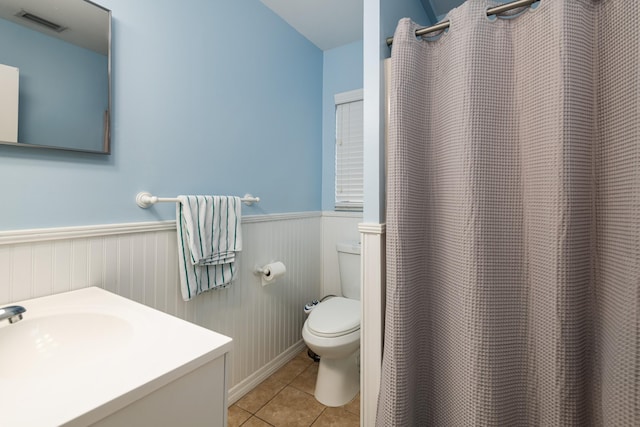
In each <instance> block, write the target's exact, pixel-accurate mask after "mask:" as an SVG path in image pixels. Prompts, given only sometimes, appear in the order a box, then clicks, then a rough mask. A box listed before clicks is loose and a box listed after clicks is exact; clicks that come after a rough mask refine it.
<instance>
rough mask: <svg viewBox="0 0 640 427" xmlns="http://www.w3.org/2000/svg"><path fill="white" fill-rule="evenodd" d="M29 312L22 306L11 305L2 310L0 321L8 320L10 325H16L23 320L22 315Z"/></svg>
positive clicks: (0, 309)
mask: <svg viewBox="0 0 640 427" xmlns="http://www.w3.org/2000/svg"><path fill="white" fill-rule="evenodd" d="M25 311H27V309H26V308H24V307H22V306H20V305H10V306H7V307H2V308H0V321H2V320H4V319H8V320H9V323H16V322H19V321H21V320H22V313H24V312H25Z"/></svg>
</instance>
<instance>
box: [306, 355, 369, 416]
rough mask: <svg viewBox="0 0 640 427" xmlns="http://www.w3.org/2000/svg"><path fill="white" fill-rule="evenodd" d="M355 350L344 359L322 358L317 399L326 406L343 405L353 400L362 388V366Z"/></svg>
mask: <svg viewBox="0 0 640 427" xmlns="http://www.w3.org/2000/svg"><path fill="white" fill-rule="evenodd" d="M359 354H360V351H359V350H358V351H355V352H353V353H352V354H351V355H349V356H348V357H345V358H343V359H327V358H326V357H321V358H320V366H319V367H318V377H317V379H316V390H315V393H314V396H315V398H316V400H317V401H318V402H320V403H322V404H323V405H326V406H342V405H346V404H347V403H349V402H351V400H353V398H354V397H355V396H356V394H357V393H358V391H359V390H360V367H359V366H358V356H359Z"/></svg>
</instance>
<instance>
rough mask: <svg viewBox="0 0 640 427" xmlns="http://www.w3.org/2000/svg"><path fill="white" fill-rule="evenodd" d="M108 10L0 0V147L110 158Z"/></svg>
mask: <svg viewBox="0 0 640 427" xmlns="http://www.w3.org/2000/svg"><path fill="white" fill-rule="evenodd" d="M110 70H111V11H109V10H108V9H105V8H104V7H102V6H99V5H97V4H95V3H93V2H90V1H88V0H0V144H2V145H7V146H20V147H31V148H49V149H58V150H70V151H81V152H89V153H99V154H109V153H110V151H111V150H110V117H111V71H110Z"/></svg>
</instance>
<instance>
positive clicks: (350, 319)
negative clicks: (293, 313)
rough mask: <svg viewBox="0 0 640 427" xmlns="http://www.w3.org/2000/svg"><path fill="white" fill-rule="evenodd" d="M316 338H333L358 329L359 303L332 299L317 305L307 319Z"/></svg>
mask: <svg viewBox="0 0 640 427" xmlns="http://www.w3.org/2000/svg"><path fill="white" fill-rule="evenodd" d="M306 323H307V327H308V328H309V331H310V332H311V333H313V334H314V335H316V336H319V337H325V338H335V337H340V336H343V335H347V334H350V333H352V332H354V331H357V330H359V329H360V301H358V300H353V299H349V298H343V297H334V298H330V299H328V300H326V301H323V302H321V303H320V304H318V305H317V306H316V307H315V308H314V309H313V311H312V312H311V313H310V314H309V318H308V319H307V322H306Z"/></svg>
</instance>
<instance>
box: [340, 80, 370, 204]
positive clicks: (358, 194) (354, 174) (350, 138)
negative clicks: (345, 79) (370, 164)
mask: <svg viewBox="0 0 640 427" xmlns="http://www.w3.org/2000/svg"><path fill="white" fill-rule="evenodd" d="M335 103H336V210H339V211H361V210H362V199H363V161H362V157H363V148H362V145H363V140H364V137H363V133H364V132H363V101H362V89H360V90H354V91H350V92H344V93H339V94H337V95H335Z"/></svg>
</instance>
